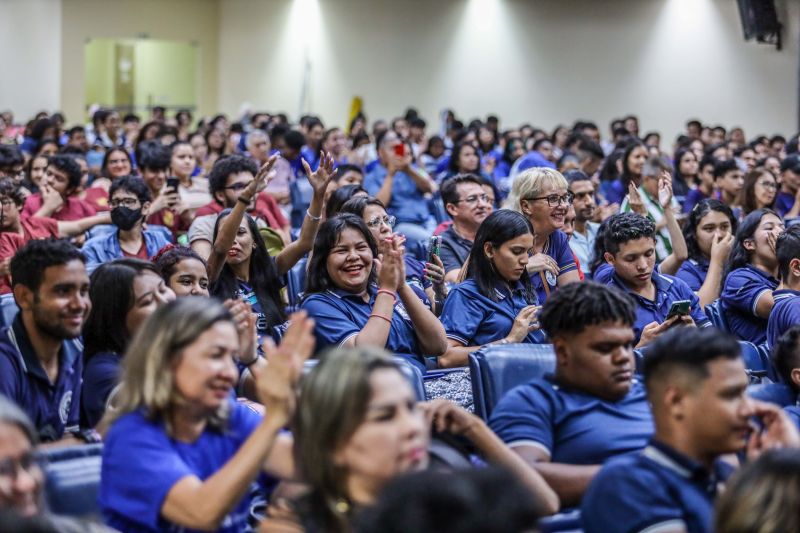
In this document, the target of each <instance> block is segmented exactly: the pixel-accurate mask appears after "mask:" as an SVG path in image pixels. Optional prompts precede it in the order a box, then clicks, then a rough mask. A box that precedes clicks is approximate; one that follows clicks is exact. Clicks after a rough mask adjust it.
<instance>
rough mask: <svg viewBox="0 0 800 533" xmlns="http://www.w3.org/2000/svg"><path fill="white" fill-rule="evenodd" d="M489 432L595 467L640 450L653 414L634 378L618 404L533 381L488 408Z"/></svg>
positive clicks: (564, 460) (555, 459)
mask: <svg viewBox="0 0 800 533" xmlns="http://www.w3.org/2000/svg"><path fill="white" fill-rule="evenodd" d="M489 425H490V426H491V428H492V430H493V431H494V432H495V433H497V435H498V436H499V437H500V438H501V439H503V441H504V442H505V443H506V444H508V445H509V446H511V447H512V448H513V447H514V446H522V445H532V446H536V447H538V448H541V449H543V450H544V451H546V452H547V453H548V454H549V455H550V461H551V462H553V463H566V464H577V465H595V464H601V463H603V462H605V460H606V459H608V458H609V457H613V456H615V455H619V454H623V453H632V452H636V451H638V450H641V449H642V448H644V446H645V445H646V444H647V439H649V438H650V436H651V435H652V434H653V417H652V415H651V414H650V406H649V404H648V403H647V397H646V394H645V390H644V385H643V384H642V383H640V382H639V381H638V380H636V379H634V380H633V382H632V383H631V389H630V391H628V394H627V395H626V396H625V397H624V398H622V399H621V400H619V401H617V402H610V401H607V400H602V399H600V398H597V397H596V396H591V395H589V394H586V393H585V392H581V391H578V390H570V389H568V388H565V387H562V386H560V385H558V384H556V383H555V381H554V378H553V377H552V376H545V378H544V379H534V380H533V381H531V382H530V383H526V384H525V385H520V386H519V387H516V388H514V389H512V390H511V391H510V392H508V393H507V394H506V395H505V396H503V397H502V398H501V399H500V401H499V402H498V404H497V407H495V409H494V411H493V412H492V417H491V420H490V422H489Z"/></svg>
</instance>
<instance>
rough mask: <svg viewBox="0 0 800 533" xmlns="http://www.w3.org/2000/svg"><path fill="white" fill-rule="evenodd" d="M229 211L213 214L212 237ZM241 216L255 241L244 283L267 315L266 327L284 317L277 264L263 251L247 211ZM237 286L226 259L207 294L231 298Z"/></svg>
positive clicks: (261, 242)
mask: <svg viewBox="0 0 800 533" xmlns="http://www.w3.org/2000/svg"><path fill="white" fill-rule="evenodd" d="M230 214H231V210H230V209H224V210H223V211H222V212H221V213H220V214H219V216H218V217H217V222H216V223H215V224H214V237H213V240H215V241H216V240H217V233H218V232H219V226H220V224H221V223H222V220H223V219H224V218H225V217H227V216H228V215H230ZM244 217H245V220H246V221H247V229H248V230H250V235H252V236H253V242H254V243H255V248H253V253H252V255H250V277H249V281H248V282H247V284H248V285H250V286H251V287H252V288H253V292H254V293H255V295H256V299H257V300H258V305H260V306H261V311H262V312H263V313H264V314H265V315H266V316H267V320H268V322H267V327H270V328H271V327H272V326H277V325H278V324H282V323H283V322H285V321H286V314H285V313H284V310H283V300H281V292H280V290H281V282H280V278H279V276H278V267H277V265H275V260H274V259H272V257H270V255H269V252H267V247H266V246H265V245H264V239H262V238H261V233H260V232H259V231H258V225H257V224H256V221H255V219H253V217H251V216H250V215H248V214H247V213H245V215H244ZM238 289H239V283H238V281H237V279H236V274H234V273H233V269H232V268H231V267H230V266H229V265H228V264H227V262H226V263H225V265H223V267H222V271H220V273H219V278H217V281H216V282H215V283H214V285H213V287H211V294H212V295H214V296H218V297H220V298H221V299H223V300H226V299H228V298H233V297H234V295H235V294H236V291H237V290H238Z"/></svg>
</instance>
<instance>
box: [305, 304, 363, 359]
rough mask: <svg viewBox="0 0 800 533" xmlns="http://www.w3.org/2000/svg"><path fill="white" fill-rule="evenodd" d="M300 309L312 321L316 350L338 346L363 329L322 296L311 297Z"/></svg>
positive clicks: (348, 315) (347, 314)
mask: <svg viewBox="0 0 800 533" xmlns="http://www.w3.org/2000/svg"><path fill="white" fill-rule="evenodd" d="M301 307H302V308H303V309H305V310H306V312H308V316H310V317H311V318H313V319H314V334H315V335H316V337H317V350H319V349H321V348H324V347H326V346H339V345H340V344H342V343H344V342H345V341H346V340H348V339H350V338H351V337H355V336H356V335H358V334H359V333H360V332H361V328H362V327H363V326H359V325H358V324H356V323H355V322H353V320H352V318H351V316H350V314H349V313H343V312H342V309H341V308H340V307H339V306H337V305H335V304H334V302H332V301H331V299H330V298H329V297H326V296H324V295H319V294H314V295H311V296H310V297H308V298H307V299H306V300H305V301H303V304H302V305H301Z"/></svg>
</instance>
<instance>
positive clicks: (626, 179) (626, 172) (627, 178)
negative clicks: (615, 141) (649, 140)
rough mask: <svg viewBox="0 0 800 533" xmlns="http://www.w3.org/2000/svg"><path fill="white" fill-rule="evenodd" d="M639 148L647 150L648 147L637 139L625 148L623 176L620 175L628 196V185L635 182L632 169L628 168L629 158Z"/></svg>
mask: <svg viewBox="0 0 800 533" xmlns="http://www.w3.org/2000/svg"><path fill="white" fill-rule="evenodd" d="M638 147H642V148H644V149H645V150H647V147H646V146H645V145H644V143H643V142H642V141H640V140H638V139H636V140H635V141H631V143H630V144H628V146H626V147H625V152H623V154H622V174H620V179H621V180H622V185H623V187H624V190H625V191H626V194H627V191H628V184H629V183H630V182H631V181H633V175H632V174H631V169H630V167H629V166H628V157H630V155H631V154H632V153H633V151H634V150H635V149H636V148H638ZM640 178H641V176H640Z"/></svg>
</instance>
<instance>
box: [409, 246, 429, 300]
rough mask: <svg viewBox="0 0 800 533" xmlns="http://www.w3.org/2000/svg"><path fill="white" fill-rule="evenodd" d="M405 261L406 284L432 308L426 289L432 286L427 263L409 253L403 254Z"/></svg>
mask: <svg viewBox="0 0 800 533" xmlns="http://www.w3.org/2000/svg"><path fill="white" fill-rule="evenodd" d="M403 262H405V264H406V284H408V286H409V287H411V290H413V291H414V292H415V293H416V294H417V296H419V299H420V300H422V303H424V304H425V305H427V306H428V307H429V308H430V307H431V301H430V298H428V294H427V293H426V292H425V289H427V288H428V287H430V286H431V280H429V279H428V278H427V277H426V276H425V272H424V270H425V263H423V262H422V261H420V260H419V259H416V258H414V257H411V256H408V255H405V256H403Z"/></svg>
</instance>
